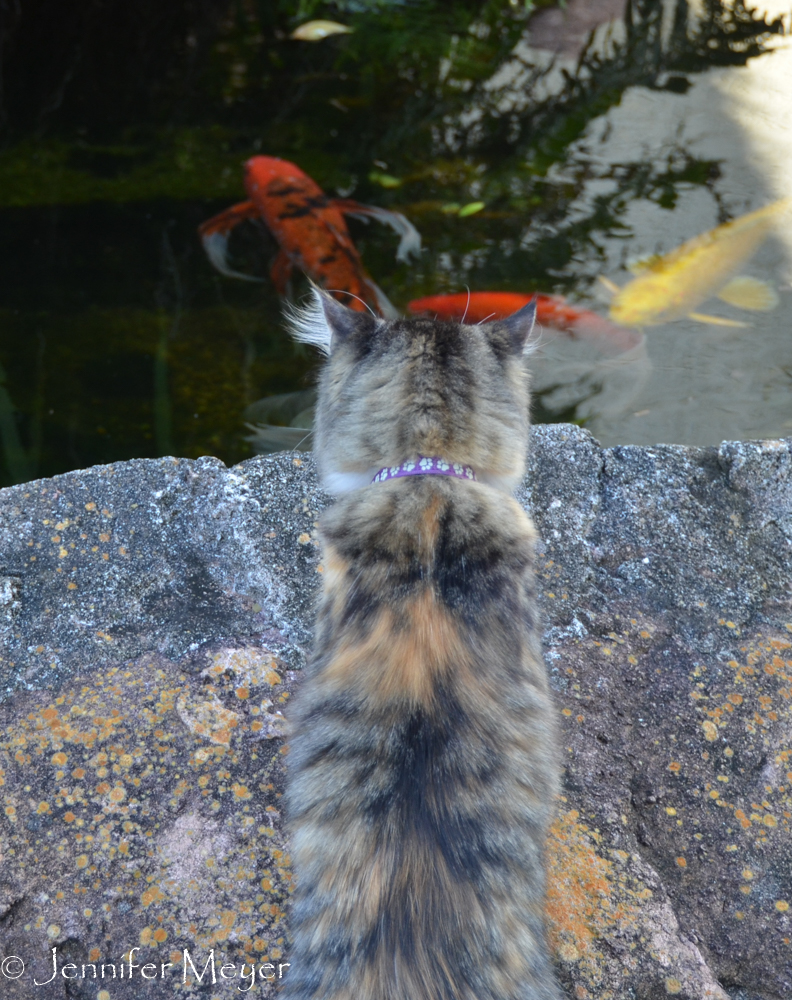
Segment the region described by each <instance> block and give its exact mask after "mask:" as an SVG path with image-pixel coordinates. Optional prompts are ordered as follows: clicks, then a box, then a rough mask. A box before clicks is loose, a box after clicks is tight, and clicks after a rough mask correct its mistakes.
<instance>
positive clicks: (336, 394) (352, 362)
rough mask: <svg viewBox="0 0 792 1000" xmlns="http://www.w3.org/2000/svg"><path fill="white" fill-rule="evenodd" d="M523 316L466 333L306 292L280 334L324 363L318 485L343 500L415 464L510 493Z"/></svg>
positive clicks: (517, 456) (518, 433)
mask: <svg viewBox="0 0 792 1000" xmlns="http://www.w3.org/2000/svg"><path fill="white" fill-rule="evenodd" d="M534 313H535V309H534V306H533V304H531V305H528V306H526V307H525V308H524V309H521V310H520V311H519V312H517V313H515V314H514V315H513V316H510V317H509V318H508V319H505V320H500V321H498V322H493V323H482V324H478V325H476V326H465V325H463V324H460V323H453V322H441V321H439V320H432V319H396V320H384V319H380V318H378V317H376V316H374V315H370V314H368V313H361V312H353V311H352V310H351V309H347V308H346V306H343V305H341V303H339V302H337V301H336V300H335V299H333V298H331V297H330V296H329V295H327V294H326V293H325V292H322V291H320V290H319V289H314V292H313V296H312V301H311V302H310V303H309V304H308V305H307V306H306V307H304V308H303V309H301V310H299V311H297V312H296V313H295V314H294V315H293V317H292V323H291V332H292V335H293V336H294V337H295V338H296V339H297V340H299V341H302V342H303V343H308V344H313V345H315V346H316V347H318V348H320V349H321V350H322V351H324V352H325V353H326V354H327V355H328V360H327V362H326V363H325V366H324V369H323V371H322V374H321V376H320V379H319V398H318V401H317V406H316V426H315V431H314V442H315V443H314V450H315V455H316V460H317V465H318V468H319V475H320V478H321V480H322V483H323V485H324V486H325V488H326V489H328V490H329V491H330V492H331V493H343V492H345V491H347V490H350V489H357V488H358V487H360V486H365V485H367V484H368V483H370V482H371V478H372V476H374V475H375V474H376V473H377V471H378V470H379V469H381V468H383V467H384V466H396V465H399V464H400V463H401V462H404V461H407V460H408V459H413V458H415V457H416V456H417V455H425V456H437V457H439V458H444V459H446V460H447V461H449V462H459V463H460V464H462V465H470V466H472V467H473V469H474V470H475V473H476V476H477V478H478V479H479V481H481V482H484V483H488V484H490V485H492V486H496V487H498V488H500V489H504V490H507V491H511V490H513V489H515V488H516V487H517V485H518V483H519V482H520V479H521V478H522V475H523V472H524V469H525V454H526V448H527V444H528V428H529V419H528V404H529V394H528V373H527V371H526V368H525V361H524V357H525V353H526V344H527V343H528V339H529V337H530V334H531V330H532V329H533V323H534Z"/></svg>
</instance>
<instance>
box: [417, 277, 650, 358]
mask: <svg viewBox="0 0 792 1000" xmlns="http://www.w3.org/2000/svg"><path fill="white" fill-rule="evenodd" d="M532 299H536V320H537V322H538V323H541V324H542V325H543V326H548V327H550V328H551V329H553V330H557V331H558V332H559V333H563V334H566V335H567V336H568V337H570V338H572V339H573V340H591V341H595V342H596V343H597V345H598V346H600V347H602V348H603V349H604V350H606V351H611V352H614V353H616V352H622V351H629V350H631V349H632V348H633V347H637V346H638V345H639V344H641V343H642V342H643V336H642V335H641V334H640V333H639V332H637V331H636V330H627V329H625V327H623V326H616V324H615V323H612V322H611V321H610V320H608V319H605V318H604V317H603V316H598V315H597V313H595V312H591V311H590V310H589V309H578V308H577V306H573V305H570V304H569V303H568V302H567V301H566V299H565V298H564V297H563V296H561V295H544V294H542V293H541V292H537V293H535V294H534V295H521V294H519V293H518V292H459V293H457V294H455V295H430V296H428V297H427V298H425V299H413V300H412V302H409V303H408V305H407V308H408V309H409V310H410V312H413V313H434V314H435V315H436V316H437V317H438V318H439V319H453V320H457V321H462V320H463V319H464V322H467V323H483V322H485V321H487V320H496V319H505V318H506V317H507V316H511V315H512V313H515V312H517V310H518V309H522V308H523V306H526V305H528V303H529V302H531V301H532Z"/></svg>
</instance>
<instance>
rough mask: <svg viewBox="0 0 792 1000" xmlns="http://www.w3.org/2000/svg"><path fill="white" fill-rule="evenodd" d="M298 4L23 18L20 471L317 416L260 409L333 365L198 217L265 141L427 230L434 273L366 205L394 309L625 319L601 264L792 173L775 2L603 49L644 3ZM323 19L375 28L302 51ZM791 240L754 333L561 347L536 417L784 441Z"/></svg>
mask: <svg viewBox="0 0 792 1000" xmlns="http://www.w3.org/2000/svg"><path fill="white" fill-rule="evenodd" d="M144 6H145V5H144ZM303 6H304V8H305V10H306V11H307V15H306V16H304V17H303V18H297V17H296V16H295V10H296V7H295V5H294V4H293V3H290V2H286V0H280V2H273V0H260V2H259V0H249V2H248V3H246V4H244V5H241V6H237V5H236V4H233V5H232V4H231V3H229V2H227V0H214V2H213V3H210V4H206V5H200V10H198V9H197V8H195V7H194V6H193V5H186V4H185V5H180V4H174V5H171V6H170V7H169V8H168V11H167V16H160V15H161V14H162V11H161V9H160V7H161V5H160V6H158V7H157V8H155V7H154V5H153V0H151V12H150V13H151V16H150V17H146V16H145V11H141V10H140V9H138V10H137V11H136V17H135V18H131V15H129V14H128V12H125V11H124V10H122V9H120V8H119V9H118V10H114V11H113V12H110V11H108V10H105V9H104V8H102V9H101V10H100V9H99V8H96V9H94V8H91V9H90V10H87V9H86V11H85V12H84V14H83V15H82V20H80V19H77V20H75V19H74V18H73V17H71V15H69V13H68V11H67V10H66V8H65V7H64V8H63V10H61V9H60V8H57V9H54V10H50V8H49V7H47V8H46V12H45V8H44V5H43V0H40V2H39V0H31V3H29V4H26V5H24V8H22V7H19V8H14V10H12V11H11V13H10V14H9V16H8V17H7V18H6V21H5V22H4V24H3V29H2V30H3V38H2V45H3V54H4V60H3V89H2V94H3V104H2V107H0V118H2V123H3V128H4V146H3V149H2V150H0V182H1V183H0V214H1V215H2V219H3V223H4V225H3V226H2V227H1V228H0V254H2V264H3V274H4V278H5V279H6V280H5V281H4V283H3V287H2V290H0V317H2V324H0V365H2V372H0V443H1V444H2V460H1V461H0V466H2V469H1V470H0V474H2V476H3V479H2V481H3V482H5V483H8V482H11V481H14V480H20V479H27V478H29V477H31V476H33V475H50V474H53V473H56V472H60V471H64V470H66V469H68V468H74V467H76V466H85V465H89V464H93V463H95V462H106V461H114V460H117V459H123V458H131V457H138V456H147V455H156V454H162V453H165V452H174V453H176V454H181V455H188V456H196V455H199V454H205V453H213V454H219V455H220V457H222V458H223V459H224V460H226V461H229V462H230V461H236V460H239V459H241V458H243V457H245V455H246V454H250V447H251V443H250V441H249V440H246V437H249V435H250V431H249V430H248V429H247V428H246V426H245V424H246V422H247V423H254V424H255V423H265V424H266V423H268V422H270V426H277V425H278V424H281V423H288V422H289V420H291V419H292V418H294V417H296V416H297V414H296V413H295V414H286V413H285V411H283V412H280V413H278V412H277V408H275V409H274V410H273V409H272V407H271V411H270V413H269V415H267V414H264V415H263V416H262V415H261V414H259V415H258V416H257V415H256V412H257V411H255V408H254V410H253V411H249V410H248V411H247V415H246V409H247V408H249V407H251V406H252V404H254V403H255V402H256V401H257V400H260V399H262V398H264V397H267V396H273V395H274V396H278V397H280V396H283V395H284V394H288V393H291V392H304V391H306V390H307V389H308V388H309V386H310V376H311V372H312V370H313V368H314V365H315V359H314V358H312V357H311V355H310V352H309V351H307V350H305V349H304V348H298V347H295V346H294V345H292V344H291V343H290V342H289V341H288V339H287V338H286V336H285V335H284V334H283V331H282V329H281V303H280V301H279V298H278V295H277V294H276V290H275V289H274V288H273V287H272V285H271V283H269V282H267V281H264V282H261V283H259V284H252V283H243V282H234V281H233V280H232V279H228V278H224V277H222V276H219V275H216V274H215V273H214V272H213V271H212V269H211V267H210V265H209V263H208V262H207V261H206V260H205V258H204V257H203V254H202V251H201V248H200V245H199V243H198V241H197V238H196V236H195V230H196V227H197V226H198V225H199V223H201V222H202V221H204V220H205V219H207V218H209V217H210V216H212V215H214V214H216V213H218V212H220V211H222V210H223V209H225V208H226V207H227V206H228V205H229V204H232V203H233V202H234V201H238V200H239V199H240V198H241V197H244V193H243V190H242V185H241V178H242V170H241V165H242V162H243V161H245V160H247V159H249V158H250V157H251V156H253V155H255V154H257V153H260V154H266V155H274V156H278V157H281V158H284V159H288V160H291V161H293V162H295V163H297V164H298V165H299V166H300V167H301V169H302V170H303V171H304V172H305V173H307V174H309V175H310V176H311V177H314V178H315V179H316V180H317V182H318V183H319V184H320V186H321V187H322V188H323V189H324V190H325V191H326V192H328V194H329V195H330V196H331V197H332V196H334V195H337V196H338V197H339V198H347V199H348V198H351V197H352V196H353V195H354V198H355V199H356V200H359V201H361V202H366V203H368V204H372V205H377V206H382V207H385V208H388V209H391V210H393V211H398V212H401V213H403V214H404V215H405V216H406V217H407V218H409V219H410V220H411V221H412V222H413V224H414V225H415V226H416V227H417V229H418V230H419V231H420V232H421V233H422V236H423V238H424V246H425V249H424V252H423V253H422V255H421V257H420V259H419V260H418V261H417V262H412V263H408V262H396V263H395V262H394V260H393V241H392V237H390V236H389V235H388V234H387V233H382V232H378V231H377V230H376V229H375V228H374V227H372V226H366V225H364V224H363V223H362V222H360V221H357V220H354V219H353V220H352V221H351V222H350V236H351V238H352V240H353V241H354V243H355V245H356V247H357V249H358V250H359V252H360V254H361V258H362V260H363V262H364V265H365V267H366V270H367V271H368V272H369V273H370V274H371V275H372V276H373V277H374V278H375V279H376V281H377V283H378V284H380V285H381V286H382V288H383V290H384V293H385V294H386V295H387V297H388V298H389V299H390V300H391V301H392V302H393V303H394V304H395V306H396V307H397V308H398V309H400V310H402V311H404V310H406V307H407V303H408V302H409V301H411V300H414V299H420V298H423V297H426V296H429V295H438V294H444V293H453V292H459V291H462V290H463V289H464V287H465V286H466V285H467V286H469V287H470V288H471V289H473V290H474V291H502V292H515V293H522V294H530V293H532V292H535V291H539V292H543V293H554V294H561V295H563V296H565V298H566V299H567V300H569V301H570V302H571V303H572V304H573V305H575V306H577V307H578V308H584V309H589V310H591V311H593V312H596V313H598V314H599V315H600V316H602V317H605V316H607V312H608V308H609V304H608V302H607V301H606V300H604V299H599V298H598V294H599V293H598V287H599V285H598V281H597V278H598V277H599V276H600V275H604V276H605V277H606V278H609V279H610V280H612V281H615V282H616V283H617V284H619V285H624V284H625V283H626V281H627V280H628V277H629V276H628V272H627V270H626V266H627V264H629V263H630V262H631V261H633V260H635V259H637V258H640V257H642V256H648V255H652V254H664V253H668V252H669V251H670V250H672V249H673V248H674V247H676V246H679V245H680V244H682V243H684V242H685V240H688V239H690V238H691V237H692V236H695V235H696V234H697V233H702V232H704V231H705V230H707V229H710V228H713V227H715V226H717V225H718V224H720V223H723V222H726V221H727V220H728V219H729V218H733V217H736V216H738V215H741V214H743V213H745V212H749V211H751V210H755V209H758V208H760V207H762V206H763V205H766V204H768V203H769V202H771V201H773V200H774V199H776V198H781V197H783V196H785V195H786V194H788V193H789V192H790V191H792V183H790V182H791V181H792V177H790V176H789V171H790V169H792V168H791V167H790V164H792V131H790V129H792V126H790V122H792V116H790V113H789V112H790V110H792V109H791V108H790V85H789V82H788V81H789V80H790V79H792V63H790V49H789V47H788V46H787V44H786V39H783V40H782V39H780V37H779V31H780V28H781V23H780V21H778V20H773V19H772V18H771V17H767V18H764V17H763V16H760V15H759V14H755V13H751V12H750V11H748V10H747V9H746V8H745V7H744V6H743V4H742V3H740V2H736V0H735V2H729V3H720V2H717V0H699V2H698V3H696V5H695V11H691V8H690V6H689V5H688V4H687V3H685V2H683V0H678V2H661V0H633V2H632V3H626V4H624V5H623V7H624V10H625V14H624V18H623V19H622V21H621V22H612V21H611V23H609V24H602V25H601V26H600V27H599V28H597V31H596V34H595V36H594V38H593V39H592V38H591V37H590V36H589V37H588V43H587V45H586V46H585V47H584V49H583V51H579V46H580V39H581V38H582V37H583V35H584V32H583V31H582V29H581V28H580V25H581V24H585V25H586V27H587V28H588V27H589V26H590V25H591V18H592V11H593V12H594V19H595V20H597V19H598V18H599V17H600V16H601V12H602V10H603V9H605V7H607V16H608V19H611V18H612V17H613V16H614V15H618V14H619V12H620V9H621V8H622V5H621V4H619V3H616V2H615V0H614V3H613V4H610V3H609V4H607V5H601V4H593V3H588V4H587V3H585V2H583V0H570V3H569V7H568V8H567V13H566V14H564V13H563V12H561V13H559V11H558V10H555V9H549V10H544V11H541V10H540V11H539V14H538V15H537V16H536V20H535V21H531V20H529V21H528V22H527V24H526V21H525V18H524V16H523V14H524V7H523V5H522V4H516V5H512V4H507V3H503V2H495V0H487V2H484V0H458V2H452V3H449V2H445V0H444V2H442V3H441V2H440V0H436V2H435V0H403V2H398V3H397V2H384V0H381V2H379V3H374V2H372V3H362V2H361V3H356V2H342V3H336V4H334V5H324V4H322V3H319V2H317V3H310V4H308V5H303ZM536 6H537V7H547V8H552V4H547V3H542V4H537V5H536ZM39 8H40V9H39ZM308 8H310V10H308ZM45 13H46V16H45ZM155 13H156V14H157V16H154V15H155ZM325 15H326V16H327V17H331V15H332V19H335V20H338V21H341V22H344V23H345V24H347V25H348V26H349V27H351V28H353V29H354V30H353V32H352V33H348V34H347V33H344V34H337V35H334V36H332V37H326V38H324V39H323V40H321V41H303V42H301V41H295V40H292V39H290V37H289V36H290V35H291V34H292V33H293V32H294V30H295V28H297V27H298V24H299V23H300V21H301V20H302V21H305V20H308V19H310V18H313V19H314V20H318V19H321V18H322V17H323V16H325ZM552 18H555V19H556V20H557V21H559V22H560V23H561V27H562V29H563V24H564V21H565V19H566V23H567V26H568V28H569V30H568V31H567V34H566V36H565V35H564V33H563V31H561V33H560V34H559V33H558V32H557V31H556V30H555V29H554V31H555V33H554V34H553V37H554V38H555V39H560V40H561V41H563V40H564V38H565V39H566V41H565V42H564V44H560V43H559V44H556V45H555V48H556V50H557V51H556V52H555V53H554V54H550V53H548V51H547V48H546V47H544V48H540V47H539V46H541V45H544V46H547V44H548V42H547V38H548V35H549V32H548V30H547V24H548V19H552ZM542 19H544V20H545V24H544V27H543V26H542ZM587 19H588V20H587ZM534 43H536V44H534ZM768 48H769V49H771V51H768V52H766V53H765V54H761V53H763V52H765V50H767V49H768ZM44 51H46V52H48V53H49V54H50V56H49V58H48V59H47V60H42V59H41V58H40V54H41V52H44ZM142 51H145V52H147V53H149V55H150V58H149V60H148V61H147V62H146V63H145V64H141V61H140V58H139V53H140V52H142ZM752 57H757V58H752ZM749 60H750V61H749ZM32 66H36V67H37V70H36V74H35V76H33V75H31V67H32ZM234 240H235V246H234V248H233V252H234V255H235V261H236V262H237V264H238V268H239V269H240V270H244V271H245V272H246V273H249V274H257V275H262V276H263V275H267V274H268V273H269V271H270V266H271V264H272V262H273V260H274V258H275V257H276V254H277V252H278V246H277V244H276V242H275V240H274V239H273V238H272V237H271V235H269V234H267V233H266V232H260V231H256V230H255V229H254V228H253V227H250V231H249V232H246V233H245V232H242V231H241V227H240V232H239V233H235V236H234ZM789 240H790V237H789V231H788V229H787V230H784V231H782V232H781V233H780V234H779V235H778V236H777V237H773V238H771V239H770V240H768V241H767V242H766V243H765V245H764V246H763V247H762V248H761V249H760V250H759V251H758V253H757V254H756V256H755V257H754V258H753V259H752V261H751V264H750V266H749V268H748V274H749V276H751V277H753V278H756V279H762V280H770V281H771V282H772V283H773V284H774V286H776V287H777V288H779V290H780V297H781V302H780V306H779V308H778V310H777V311H775V312H771V313H766V314H756V320H755V322H754V325H753V326H752V327H751V329H750V330H729V329H717V328H714V327H700V326H696V325H694V324H692V323H689V322H687V321H686V320H681V321H678V322H675V323H670V324H665V325H662V326H657V327H653V328H652V329H651V330H650V331H649V333H648V335H647V337H646V342H645V344H644V343H643V342H642V343H641V344H639V345H637V348H636V349H635V356H634V357H631V356H630V351H629V350H628V351H626V352H622V353H621V354H618V355H612V354H608V353H607V352H603V351H602V350H600V349H599V348H598V347H597V346H596V345H595V344H592V343H583V342H580V341H574V340H563V339H558V338H555V337H553V336H552V335H549V336H546V337H545V338H544V341H543V344H542V346H541V348H540V351H539V354H538V356H537V357H536V359H535V362H536V363H535V367H536V379H535V389H536V413H535V416H536V417H537V418H538V419H546V420H557V419H576V420H579V421H582V422H585V423H586V425H587V426H589V427H591V429H592V430H593V431H594V433H595V434H597V435H598V436H600V437H601V438H602V439H603V440H604V441H605V442H606V443H614V442H617V441H636V442H641V443H650V442H653V441H656V440H661V439H663V440H674V441H679V442H696V443H699V442H714V441H718V440H720V439H721V438H722V437H724V436H732V437H749V436H758V435H773V434H779V433H782V432H783V431H784V428H785V427H786V428H787V431H788V429H789V428H790V427H792V407H790V402H789V400H790V393H789V389H790V380H791V377H790V374H789V373H790V372H792V354H790V352H792V345H790V343H789V338H788V336H786V331H788V329H789V325H790V322H789V320H790V317H789V316H788V315H787V310H788V309H789V298H790V297H789V295H788V294H786V287H787V286H788V285H789V279H790V275H791V274H792V271H791V270H790V267H789V261H790V260H792V257H790V242H789ZM303 288H304V286H303V285H301V284H300V282H299V281H295V287H294V289H293V293H294V295H295V296H296V297H299V295H300V294H301V292H302V290H303ZM726 308H728V307H726ZM724 315H725V313H724ZM752 321H753V320H752ZM631 350H632V349H631ZM306 409H307V408H306V407H303V408H302V409H301V410H300V411H299V412H300V414H302V416H301V418H300V419H301V420H302V421H303V422H304V421H305V417H304V411H305V410H306ZM262 412H263V411H262ZM299 429H300V428H298V430H299ZM254 437H255V435H254ZM254 443H255V442H254Z"/></svg>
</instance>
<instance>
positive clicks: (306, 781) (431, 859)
mask: <svg viewBox="0 0 792 1000" xmlns="http://www.w3.org/2000/svg"><path fill="white" fill-rule="evenodd" d="M315 298H316V302H315V303H314V304H313V305H312V306H311V307H309V308H308V309H307V310H305V311H304V312H303V313H302V314H301V315H299V316H298V317H297V318H296V321H295V324H294V328H295V329H294V332H295V336H297V337H298V338H299V339H303V340H308V341H310V342H312V343H315V344H318V345H319V346H321V347H323V348H324V349H325V350H327V351H328V352H329V354H330V357H329V360H328V362H327V364H326V365H325V368H324V371H323V374H322V376H321V380H320V388H319V401H318V406H317V429H316V442H317V460H318V463H319V468H320V473H321V475H322V477H323V479H324V481H325V483H326V484H327V485H328V486H329V487H331V488H333V489H334V490H335V491H337V492H339V491H343V490H346V492H343V493H342V495H341V496H340V498H339V499H338V500H337V502H336V503H335V504H334V505H333V506H332V507H330V508H329V509H328V510H327V511H325V513H324V514H323V515H322V519H321V539H322V545H323V560H322V561H323V568H324V574H323V592H322V595H321V598H320V602H319V609H318V621H317V625H316V636H315V650H314V653H313V657H312V659H311V662H310V664H309V667H308V671H307V676H306V678H305V681H304V684H303V686H302V688H301V690H300V692H299V694H298V695H297V698H296V700H295V704H294V706H293V710H292V714H291V722H292V726H293V731H292V736H291V738H290V751H289V756H288V767H289V772H290V779H289V786H288V791H287V809H288V815H289V822H290V826H291V832H292V838H293V859H294V865H295V872H296V879H297V887H296V890H295V894H294V897H293V907H292V930H293V948H292V952H291V956H290V962H291V966H290V969H289V973H288V979H287V981H286V983H285V986H284V988H283V994H282V995H283V996H285V997H286V998H287V1000H560V996H561V994H560V992H559V990H558V986H557V985H556V982H555V979H554V977H553V973H552V967H551V963H550V961H549V958H548V954H547V948H546V945H545V937H544V900H545V889H544V861H543V853H544V841H545V835H546V830H547V825H548V822H549V819H550V816H551V812H552V808H553V800H554V796H555V793H556V790H557V781H558V767H559V765H558V752H557V749H556V738H555V723H554V713H553V708H552V704H551V699H550V695H549V690H548V684H547V677H546V673H545V669H544V665H543V662H542V657H541V652H540V647H539V637H538V636H539V630H538V621H537V610H536V609H537V602H536V593H535V583H534V579H533V545H534V530H533V527H532V525H531V522H530V520H529V519H528V517H527V516H526V515H525V513H524V512H523V510H522V508H521V507H520V506H519V505H518V504H517V503H516V501H515V500H514V499H513V498H512V497H511V496H510V490H511V489H512V488H513V487H514V486H515V485H516V483H517V482H519V480H520V477H521V476H522V473H523V470H524V460H525V451H526V446H527V436H528V377H527V373H526V371H525V368H524V357H523V348H524V343H525V340H526V337H527V336H528V334H529V333H530V329H531V326H532V322H533V317H532V314H531V313H530V309H529V310H523V311H521V313H518V314H517V316H516V317H514V318H513V319H512V320H507V321H503V322H500V323H492V324H488V325H481V326H462V325H459V324H456V323H446V322H434V321H429V320H397V321H385V320H380V319H376V318H369V317H368V316H365V315H363V314H360V313H353V312H351V311H349V310H347V309H345V308H344V307H343V306H341V305H340V304H339V303H337V302H335V301H334V300H332V299H330V298H329V297H327V296H325V295H322V294H320V293H318V292H317V293H316V296H315ZM417 454H423V455H439V456H442V457H444V458H446V459H447V460H448V461H452V462H454V461H456V462H460V463H462V464H465V465H471V466H473V468H474V469H475V470H476V473H477V475H478V477H479V481H477V482H470V481H465V480H460V479H451V478H447V477H441V476H417V477H408V478H399V479H393V480H389V481H387V482H382V483H375V484H370V485H364V484H365V483H370V477H371V475H373V473H374V472H376V471H377V469H379V468H381V467H382V466H384V465H389V464H393V465H397V464H399V463H400V462H402V461H405V460H406V459H408V458H411V457H415V456H416V455H417ZM366 477H368V479H366Z"/></svg>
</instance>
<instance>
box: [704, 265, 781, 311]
mask: <svg viewBox="0 0 792 1000" xmlns="http://www.w3.org/2000/svg"><path fill="white" fill-rule="evenodd" d="M718 298H719V299H722V300H723V301H724V302H728V303H729V305H731V306H737V307H738V308H739V309H751V310H755V311H756V312H770V310H771V309H775V307H776V306H777V305H778V301H779V300H778V292H777V291H776V290H775V288H773V286H772V285H771V284H770V283H769V282H767V281H761V280H760V279H759V278H751V277H749V276H748V275H746V274H740V275H738V276H737V277H736V278H732V280H731V281H730V282H729V283H728V285H725V286H724V287H723V288H721V290H720V291H719V292H718Z"/></svg>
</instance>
